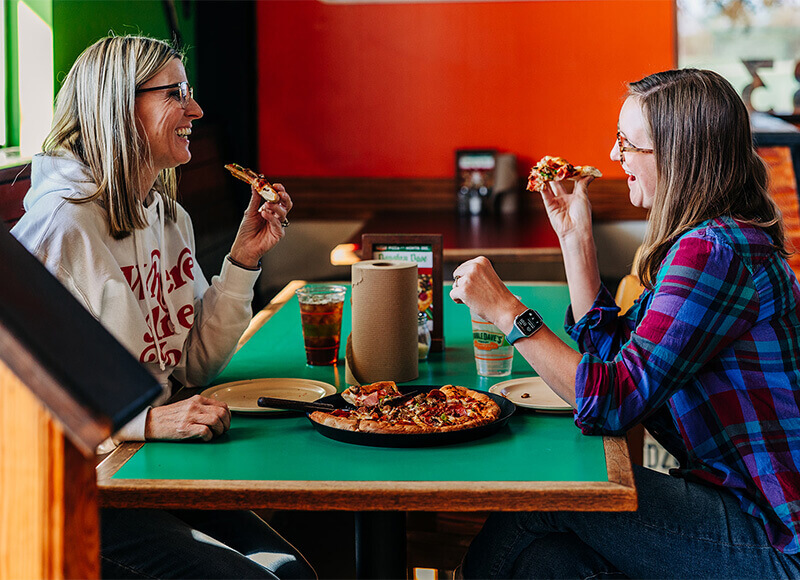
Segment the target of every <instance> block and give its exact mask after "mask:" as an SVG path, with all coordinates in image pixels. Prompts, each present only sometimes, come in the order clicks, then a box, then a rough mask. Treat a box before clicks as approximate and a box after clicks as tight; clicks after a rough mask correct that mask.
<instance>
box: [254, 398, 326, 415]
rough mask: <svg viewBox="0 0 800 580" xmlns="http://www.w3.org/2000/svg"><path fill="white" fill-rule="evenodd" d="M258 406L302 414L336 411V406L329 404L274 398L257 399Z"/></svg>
mask: <svg viewBox="0 0 800 580" xmlns="http://www.w3.org/2000/svg"><path fill="white" fill-rule="evenodd" d="M258 406H259V407H268V408H270V409H288V410H290V411H302V412H303V413H312V412H314V411H333V410H334V409H336V406H335V405H331V404H330V403H319V402H316V401H312V402H307V401H295V400H293V399H278V398H275V397H259V398H258Z"/></svg>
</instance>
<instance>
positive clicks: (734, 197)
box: [628, 69, 788, 288]
mask: <svg viewBox="0 0 800 580" xmlns="http://www.w3.org/2000/svg"><path fill="white" fill-rule="evenodd" d="M628 88H629V91H628V95H629V98H633V99H636V100H637V101H638V102H639V104H640V105H641V107H642V111H643V113H644V118H645V120H646V122H647V125H648V131H649V133H650V137H651V139H652V142H653V149H654V156H655V161H656V175H657V179H656V191H655V195H654V198H653V206H652V209H651V211H650V221H649V224H648V227H647V233H646V235H645V239H644V243H643V245H642V255H641V259H640V260H639V262H638V274H639V278H640V279H641V280H642V283H643V284H644V285H645V286H646V287H648V288H652V287H653V284H654V282H655V278H656V274H657V272H658V269H659V267H660V265H661V262H662V260H663V259H664V257H665V256H666V254H667V252H668V251H669V248H670V246H671V245H672V244H673V243H674V241H675V239H676V238H677V237H678V236H680V235H681V234H683V233H685V232H686V231H688V230H690V229H691V228H693V227H695V226H697V225H698V224H700V223H702V222H704V221H706V220H709V219H713V218H716V217H720V216H730V217H732V218H735V219H737V220H741V221H743V222H747V223H750V224H753V225H755V226H758V227H760V228H763V229H764V230H765V231H766V233H767V234H769V236H770V237H771V238H772V243H773V244H774V246H775V248H776V249H777V250H778V251H779V252H780V253H781V254H782V255H783V256H784V257H785V256H788V252H787V251H786V248H785V236H784V230H783V221H782V219H781V213H780V210H779V209H778V206H777V205H776V204H775V202H774V201H773V199H772V197H771V196H770V194H769V191H768V187H767V185H768V173H767V167H766V165H765V164H764V162H763V161H762V160H761V158H760V157H759V156H758V154H757V153H756V151H755V149H754V147H753V137H752V135H751V132H750V120H749V116H748V114H747V109H746V108H745V106H744V103H743V102H742V100H741V99H740V98H739V95H737V94H736V91H735V90H734V88H733V87H732V86H731V84H730V83H729V82H728V81H727V80H725V79H724V78H723V77H722V76H720V75H719V74H717V73H715V72H712V71H708V70H697V69H682V70H671V71H666V72H660V73H656V74H653V75H650V76H647V77H645V78H643V79H642V80H640V81H637V82H635V83H631V84H630V85H629V87H628Z"/></svg>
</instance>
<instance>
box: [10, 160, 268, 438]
mask: <svg viewBox="0 0 800 580" xmlns="http://www.w3.org/2000/svg"><path fill="white" fill-rule="evenodd" d="M94 188H95V186H94V184H93V183H92V182H91V180H90V179H89V172H88V168H87V167H86V166H85V165H83V164H82V163H80V162H79V161H77V160H76V159H75V158H74V157H71V156H64V157H55V156H46V155H37V156H35V157H34V159H33V167H32V174H31V189H30V190H29V191H28V193H27V195H26V196H25V200H24V207H25V211H26V213H25V215H24V216H23V217H22V219H21V220H20V221H19V222H18V223H17V225H16V226H14V228H13V229H12V230H11V233H12V234H14V236H15V237H16V238H17V239H18V240H19V241H20V242H22V244H24V245H25V246H26V247H27V248H28V250H29V251H30V252H31V253H33V254H34V255H35V256H36V257H38V258H39V259H40V260H41V261H42V262H43V263H44V265H45V266H46V267H47V269H48V270H49V271H50V272H52V273H53V274H54V275H55V276H56V277H57V278H58V279H59V280H60V281H61V283H62V284H64V285H65V286H66V287H67V288H68V289H69V290H70V291H71V292H72V294H73V295H74V296H75V297H76V298H77V299H78V300H79V301H80V302H81V303H82V304H83V305H84V306H85V307H86V309H87V310H89V312H91V313H92V315H93V316H94V317H95V318H97V319H98V320H99V321H100V322H101V323H102V324H103V326H105V327H106V329H108V330H109V331H110V332H111V334H113V335H114V336H115V337H116V338H117V340H119V341H120V342H121V343H122V344H123V345H124V346H125V347H126V348H127V349H128V351H130V353H131V354H133V356H135V357H136V358H137V359H138V360H139V361H140V362H141V363H142V364H144V365H145V367H146V368H147V369H148V370H149V371H150V372H151V373H152V374H153V375H154V376H155V377H156V379H157V380H158V381H159V382H160V383H161V385H162V388H163V393H162V395H161V397H160V398H159V399H157V400H156V401H155V402H154V403H153V404H154V405H158V404H161V403H163V402H164V401H165V400H166V399H167V398H168V397H169V395H170V392H169V380H168V379H169V376H170V375H173V374H174V375H175V378H177V379H178V380H179V381H180V382H182V383H185V384H188V385H190V386H199V385H205V384H207V383H208V382H209V381H211V380H212V379H213V378H214V377H215V376H216V375H217V374H219V372H220V371H222V369H223V368H224V367H225V365H226V364H227V363H228V361H230V359H231V356H232V355H233V352H234V349H235V347H236V343H237V341H238V340H239V337H240V336H241V334H242V332H243V331H244V329H245V328H246V327H247V324H248V322H249V321H250V318H251V316H252V311H251V302H252V299H253V286H254V284H255V282H256V279H257V278H258V274H259V272H253V271H249V270H244V269H242V268H238V267H236V266H234V265H233V264H231V263H230V262H229V261H228V260H225V262H224V264H223V267H222V272H221V273H220V275H219V276H215V277H214V278H213V280H212V281H211V286H209V285H208V282H207V281H206V278H205V276H204V275H203V272H202V271H201V269H200V266H199V265H198V264H197V262H196V261H195V259H194V233H193V231H192V222H191V220H190V219H189V215H188V214H187V213H186V210H184V209H183V208H182V207H180V205H179V206H178V214H177V220H176V221H175V222H170V221H167V222H166V223H165V219H164V212H163V211H162V207H161V198H160V196H158V195H155V194H151V195H150V197H149V198H148V200H147V202H146V204H145V214H146V220H147V227H146V228H145V229H142V230H135V231H134V232H133V234H132V235H130V236H128V237H126V238H124V239H121V240H115V239H114V238H112V237H111V235H110V234H109V231H108V217H107V213H106V211H105V209H104V208H103V206H102V204H101V203H100V202H98V201H95V202H89V203H80V204H77V203H70V202H68V201H66V199H67V198H79V197H85V196H86V195H87V194H90V193H91V192H92V191H94ZM154 336H155V337H156V340H154V339H153V337H154ZM146 413H147V410H145V411H143V412H142V413H141V414H140V415H139V416H137V417H136V418H134V419H133V420H132V421H131V422H130V423H128V424H127V425H125V427H123V428H122V429H121V430H120V431H119V432H118V433H117V434H115V436H114V439H115V440H117V441H122V440H143V439H144V426H145V417H146Z"/></svg>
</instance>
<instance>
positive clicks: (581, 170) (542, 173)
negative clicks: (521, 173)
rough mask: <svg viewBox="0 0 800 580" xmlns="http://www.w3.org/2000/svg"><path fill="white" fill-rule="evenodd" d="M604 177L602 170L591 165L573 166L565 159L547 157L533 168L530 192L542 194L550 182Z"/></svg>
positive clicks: (529, 186)
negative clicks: (546, 184)
mask: <svg viewBox="0 0 800 580" xmlns="http://www.w3.org/2000/svg"><path fill="white" fill-rule="evenodd" d="M588 176H592V177H603V174H602V173H600V170H599V169H597V168H596V167H592V166H591V165H572V164H571V163H570V162H569V161H567V160H566V159H564V158H563V157H551V156H550V155H545V156H544V157H542V158H541V159H540V160H539V162H538V163H537V164H536V165H534V166H533V169H531V173H530V175H529V176H528V191H538V192H539V193H541V192H542V191H543V190H544V188H545V183H546V182H548V181H561V180H564V179H580V178H582V177H588Z"/></svg>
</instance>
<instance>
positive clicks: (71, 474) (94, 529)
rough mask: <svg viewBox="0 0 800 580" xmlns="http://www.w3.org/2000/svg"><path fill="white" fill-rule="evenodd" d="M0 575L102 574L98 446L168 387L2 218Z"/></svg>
mask: <svg viewBox="0 0 800 580" xmlns="http://www.w3.org/2000/svg"><path fill="white" fill-rule="evenodd" d="M0 255H2V256H3V258H2V260H0V280H2V284H0V401H2V403H0V489H2V490H3V491H2V493H3V511H2V512H0V578H99V577H100V558H99V553H100V534H99V515H98V510H97V506H98V503H97V500H98V493H97V485H96V476H95V470H94V464H95V455H94V451H95V448H96V447H97V445H99V444H100V443H101V442H102V441H103V440H105V439H106V438H107V437H109V436H110V435H111V433H113V432H114V431H115V430H116V429H118V428H119V427H121V426H122V425H123V424H125V423H126V422H127V421H129V420H130V419H131V418H132V417H133V416H134V415H135V414H136V413H138V412H139V411H140V410H141V409H143V408H144V407H145V406H146V405H147V403H148V402H149V401H151V400H152V399H153V398H155V397H156V396H157V395H158V394H159V393H160V392H161V387H160V385H159V384H158V383H157V382H156V381H155V379H154V378H153V377H152V376H151V375H150V374H149V373H147V371H146V370H145V369H144V368H143V367H142V366H141V365H140V364H139V363H138V362H137V361H136V360H135V359H134V358H133V357H131V355H130V354H129V353H128V352H127V351H126V350H125V349H124V348H123V347H122V345H120V344H119V343H118V342H117V341H116V340H115V339H114V338H113V337H112V336H111V335H110V334H109V333H108V332H107V331H106V330H105V329H104V328H103V327H102V325H100V323H99V322H98V321H96V320H95V319H94V318H93V317H92V316H91V315H90V314H89V313H88V312H87V311H86V310H85V309H84V308H83V306H81V305H80V304H79V303H78V302H77V301H76V300H75V299H74V298H73V297H72V295H71V294H70V293H69V292H68V291H67V290H66V289H65V288H64V287H63V286H62V285H61V284H60V283H59V282H58V280H56V279H55V278H54V277H53V276H51V275H50V273H49V272H47V270H46V269H45V268H44V266H43V265H42V264H41V263H39V261H38V260H37V259H36V258H35V257H33V256H32V255H31V254H29V253H28V252H27V251H26V250H25V248H24V247H23V246H22V245H20V244H19V242H17V241H16V240H15V239H14V238H13V237H12V236H11V234H9V233H8V232H7V231H6V230H5V228H2V227H0Z"/></svg>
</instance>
